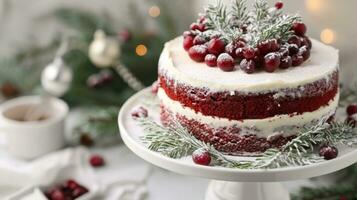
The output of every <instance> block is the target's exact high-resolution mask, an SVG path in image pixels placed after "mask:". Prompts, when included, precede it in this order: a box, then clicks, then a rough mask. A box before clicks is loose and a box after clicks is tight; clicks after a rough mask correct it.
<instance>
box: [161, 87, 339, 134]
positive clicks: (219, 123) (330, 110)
mask: <svg viewBox="0 0 357 200" xmlns="http://www.w3.org/2000/svg"><path fill="white" fill-rule="evenodd" d="M157 95H158V98H159V99H160V102H161V103H162V104H163V105H164V106H165V107H166V108H168V109H169V110H170V111H171V112H173V114H179V115H181V116H185V117H186V118H187V119H194V120H196V121H199V122H201V123H203V124H207V125H208V126H210V127H212V128H216V129H219V128H222V127H233V126H236V127H239V128H240V129H241V132H240V134H242V135H245V134H255V135H257V136H258V137H264V138H269V137H274V136H276V135H283V136H285V137H287V136H291V135H294V134H296V132H297V131H299V129H300V128H302V127H303V126H306V125H310V124H313V123H316V122H317V121H318V120H319V119H321V118H323V117H328V116H331V115H332V114H334V113H335V111H336V109H337V106H338V101H339V93H338V94H337V95H336V96H335V97H334V99H333V100H331V101H330V102H329V104H328V106H324V107H321V108H319V109H318V110H315V111H313V112H305V113H303V114H299V115H297V114H295V115H294V114H293V115H277V116H274V117H270V118H266V119H258V120H256V119H254V120H251V119H249V120H242V121H238V120H229V119H227V118H219V117H212V116H205V115H203V114H201V113H199V112H195V111H194V110H192V109H191V108H188V107H185V106H183V105H182V104H181V103H179V102H178V101H174V100H172V99H170V97H168V96H167V95H166V93H165V91H164V90H163V89H162V88H159V91H158V94H157Z"/></svg>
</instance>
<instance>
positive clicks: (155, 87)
mask: <svg viewBox="0 0 357 200" xmlns="http://www.w3.org/2000/svg"><path fill="white" fill-rule="evenodd" d="M158 91H159V81H154V82H153V83H152V84H151V93H152V94H157V92H158Z"/></svg>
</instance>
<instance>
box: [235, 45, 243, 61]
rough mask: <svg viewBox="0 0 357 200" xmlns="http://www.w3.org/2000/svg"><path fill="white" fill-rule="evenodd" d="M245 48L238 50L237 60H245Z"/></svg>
mask: <svg viewBox="0 0 357 200" xmlns="http://www.w3.org/2000/svg"><path fill="white" fill-rule="evenodd" d="M243 51H244V50H243V48H238V49H236V53H235V54H236V58H239V59H244V53H243Z"/></svg>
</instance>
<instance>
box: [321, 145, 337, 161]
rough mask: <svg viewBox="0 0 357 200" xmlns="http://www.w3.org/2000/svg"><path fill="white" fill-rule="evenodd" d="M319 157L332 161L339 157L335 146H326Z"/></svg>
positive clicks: (322, 148)
mask: <svg viewBox="0 0 357 200" xmlns="http://www.w3.org/2000/svg"><path fill="white" fill-rule="evenodd" d="M319 155H320V156H322V157H324V159H325V160H331V159H334V158H336V157H337V155H338V149H337V148H336V147H334V146H330V145H324V146H322V147H321V148H320V151H319Z"/></svg>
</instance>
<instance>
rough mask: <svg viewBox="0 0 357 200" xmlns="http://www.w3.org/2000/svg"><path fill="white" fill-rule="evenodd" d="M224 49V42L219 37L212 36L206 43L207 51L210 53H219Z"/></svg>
mask: <svg viewBox="0 0 357 200" xmlns="http://www.w3.org/2000/svg"><path fill="white" fill-rule="evenodd" d="M224 49H225V43H224V41H222V40H221V39H218V38H213V39H211V40H210V41H209V43H208V52H209V53H211V54H215V55H219V54H220V53H222V52H223V51H224Z"/></svg>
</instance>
